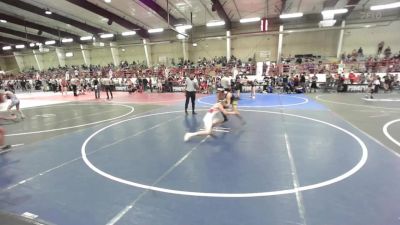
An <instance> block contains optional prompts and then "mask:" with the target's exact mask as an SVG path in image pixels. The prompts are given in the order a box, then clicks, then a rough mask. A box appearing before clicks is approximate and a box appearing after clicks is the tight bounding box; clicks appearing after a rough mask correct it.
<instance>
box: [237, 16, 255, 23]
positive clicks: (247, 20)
mask: <svg viewBox="0 0 400 225" xmlns="http://www.w3.org/2000/svg"><path fill="white" fill-rule="evenodd" d="M257 21H260V17H254V18H245V19H240V23H251V22H257Z"/></svg>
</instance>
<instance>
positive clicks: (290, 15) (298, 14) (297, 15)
mask: <svg viewBox="0 0 400 225" xmlns="http://www.w3.org/2000/svg"><path fill="white" fill-rule="evenodd" d="M302 16H303V13H289V14H282V15H280V16H279V18H281V19H288V18H297V17H302Z"/></svg>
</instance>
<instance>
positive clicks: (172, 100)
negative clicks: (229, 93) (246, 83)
mask: <svg viewBox="0 0 400 225" xmlns="http://www.w3.org/2000/svg"><path fill="white" fill-rule="evenodd" d="M93 95H94V94H93ZM17 96H19V97H20V99H21V107H22V109H23V112H24V114H25V115H26V117H27V118H25V119H24V120H19V121H16V122H14V121H2V127H4V128H5V129H6V131H7V136H6V142H7V143H8V144H12V145H13V147H12V148H11V149H10V150H7V151H3V152H1V154H0V211H2V212H3V213H1V214H0V220H2V221H13V219H15V217H12V216H10V215H24V216H25V217H24V220H23V221H22V220H21V221H20V222H19V223H20V224H25V223H28V224H32V223H34V224H39V223H42V224H59V225H72V224H73V225H80V224H81V225H89V224H90V225H92V224H93V225H98V224H99V225H101V224H104V225H112V224H121V225H122V224H129V225H132V224H138V225H139V224H140V225H144V224H151V225H161V224H162V225H177V224H196V225H198V224H205V225H210V224H218V225H224V224H226V225H232V224H252V225H257V224H260V225H265V224H274V225H278V224H279V225H292V224H303V225H343V224H351V225H382V224H385V225H391V224H400V213H399V202H400V195H399V194H398V190H399V189H400V158H399V156H400V154H399V153H400V143H399V141H400V132H399V131H400V118H399V113H400V107H399V106H400V97H399V96H398V94H397V93H394V94H380V95H376V96H375V98H374V99H372V100H368V99H364V95H361V94H354V93H353V94H310V95H286V94H282V95H279V94H257V96H256V99H251V98H249V95H248V94H242V96H241V100H240V101H239V110H240V112H241V115H242V117H243V118H244V122H243V121H241V120H239V119H238V118H237V117H235V116H231V117H229V121H228V122H226V123H224V124H223V125H221V126H220V127H217V128H216V129H215V131H214V132H215V137H195V138H193V139H191V140H190V141H188V142H184V141H183V136H184V134H185V132H189V131H190V132H193V131H196V130H199V129H201V128H202V127H203V122H202V118H203V115H204V114H205V112H206V110H207V108H208V107H209V106H210V105H211V104H213V103H214V102H215V96H212V95H211V96H205V95H198V96H197V97H198V100H197V102H196V104H197V105H196V109H197V110H196V111H197V112H198V114H197V115H191V114H190V113H189V115H185V113H184V109H183V108H184V95H183V94H182V93H168V94H156V93H154V94H150V93H143V94H140V93H134V94H132V95H128V94H127V93H115V95H114V99H113V100H111V101H106V100H104V99H102V100H94V96H92V94H90V95H89V94H87V95H85V96H79V97H73V96H71V95H69V96H61V95H59V94H40V95H38V94H36V93H32V94H24V95H17ZM104 96H105V95H104V93H102V97H103V98H104ZM4 104H5V105H7V103H4ZM189 107H190V106H189ZM27 217H28V218H31V219H32V220H31V219H27ZM10 224H11V222H10ZM12 224H18V223H16V222H13V223H12Z"/></svg>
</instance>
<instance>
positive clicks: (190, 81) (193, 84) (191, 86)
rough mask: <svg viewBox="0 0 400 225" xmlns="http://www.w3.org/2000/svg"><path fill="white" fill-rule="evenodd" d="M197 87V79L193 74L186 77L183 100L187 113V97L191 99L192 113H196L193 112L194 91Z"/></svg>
mask: <svg viewBox="0 0 400 225" xmlns="http://www.w3.org/2000/svg"><path fill="white" fill-rule="evenodd" d="M198 87H199V84H198V83H197V79H195V77H194V74H190V75H189V77H188V78H186V88H185V91H186V101H185V113H186V115H187V114H188V111H187V109H188V106H189V99H190V100H191V101H192V114H193V115H194V114H197V113H196V112H195V110H194V109H195V102H196V91H197V89H198Z"/></svg>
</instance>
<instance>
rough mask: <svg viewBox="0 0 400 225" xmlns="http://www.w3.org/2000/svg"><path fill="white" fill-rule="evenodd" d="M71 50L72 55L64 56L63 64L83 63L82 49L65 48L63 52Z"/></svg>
mask: <svg viewBox="0 0 400 225" xmlns="http://www.w3.org/2000/svg"><path fill="white" fill-rule="evenodd" d="M67 52H72V54H73V56H72V57H65V65H83V64H85V61H84V60H83V55H82V50H80V49H77V48H73V49H72V48H69V49H65V53H67Z"/></svg>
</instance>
